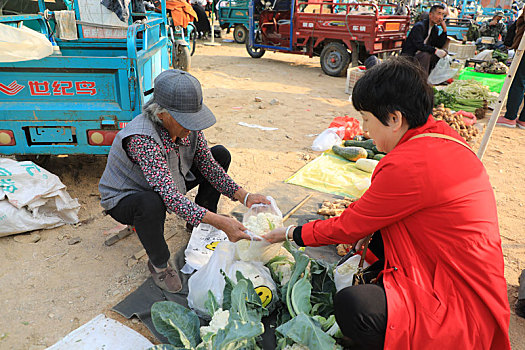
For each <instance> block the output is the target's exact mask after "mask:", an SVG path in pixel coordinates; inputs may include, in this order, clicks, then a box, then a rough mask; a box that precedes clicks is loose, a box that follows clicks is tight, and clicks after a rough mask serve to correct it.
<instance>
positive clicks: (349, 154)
mask: <svg viewBox="0 0 525 350" xmlns="http://www.w3.org/2000/svg"><path fill="white" fill-rule="evenodd" d="M332 151H334V153H335V154H337V155H338V156H341V157H343V158H345V159H348V160H350V161H352V162H355V161H356V160H358V159H361V158H366V157H368V153H367V152H366V149H364V148H363V147H341V146H337V145H335V146H333V147H332Z"/></svg>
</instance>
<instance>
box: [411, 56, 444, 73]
mask: <svg viewBox="0 0 525 350" xmlns="http://www.w3.org/2000/svg"><path fill="white" fill-rule="evenodd" d="M415 59H416V61H417V62H419V65H420V66H421V68H423V71H424V72H426V73H427V75H428V74H430V71H432V69H434V67H435V66H436V63H437V62H438V61H439V57H437V56H436V55H434V54H433V53H429V52H423V51H418V52H417V53H416V56H415Z"/></svg>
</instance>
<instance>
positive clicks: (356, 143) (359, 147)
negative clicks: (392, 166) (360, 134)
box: [332, 137, 386, 162]
mask: <svg viewBox="0 0 525 350" xmlns="http://www.w3.org/2000/svg"><path fill="white" fill-rule="evenodd" d="M356 138H357V137H356ZM356 138H354V140H346V141H345V142H344V147H341V146H338V145H335V146H333V147H332V151H334V153H335V154H337V155H339V156H341V157H343V158H345V159H348V160H350V161H352V162H356V161H357V160H358V159H362V158H368V159H374V160H377V161H379V160H381V158H383V157H384V156H385V155H386V154H385V153H383V152H380V151H379V150H378V149H377V147H376V145H374V140H372V139H368V140H359V139H356Z"/></svg>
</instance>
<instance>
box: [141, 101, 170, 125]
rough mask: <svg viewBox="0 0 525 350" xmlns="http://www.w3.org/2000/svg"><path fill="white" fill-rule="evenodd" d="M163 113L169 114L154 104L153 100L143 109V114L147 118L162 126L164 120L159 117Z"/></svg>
mask: <svg viewBox="0 0 525 350" xmlns="http://www.w3.org/2000/svg"><path fill="white" fill-rule="evenodd" d="M161 113H168V111H167V110H166V109H165V108H164V107H161V106H160V105H159V104H158V103H156V102H153V99H151V100H149V101H148V102H146V104H145V105H144V106H143V107H142V114H144V116H145V117H147V118H149V119H150V120H151V121H152V122H153V123H154V124H157V125H160V126H162V125H163V124H162V120H160V118H159V117H158V115H159V114H161Z"/></svg>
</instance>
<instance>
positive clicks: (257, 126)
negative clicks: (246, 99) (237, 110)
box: [239, 122, 278, 131]
mask: <svg viewBox="0 0 525 350" xmlns="http://www.w3.org/2000/svg"><path fill="white" fill-rule="evenodd" d="M239 125H241V126H247V127H249V128H256V129H261V130H265V131H272V130H278V128H270V127H267V126H261V125H257V124H248V123H245V122H239Z"/></svg>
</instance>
